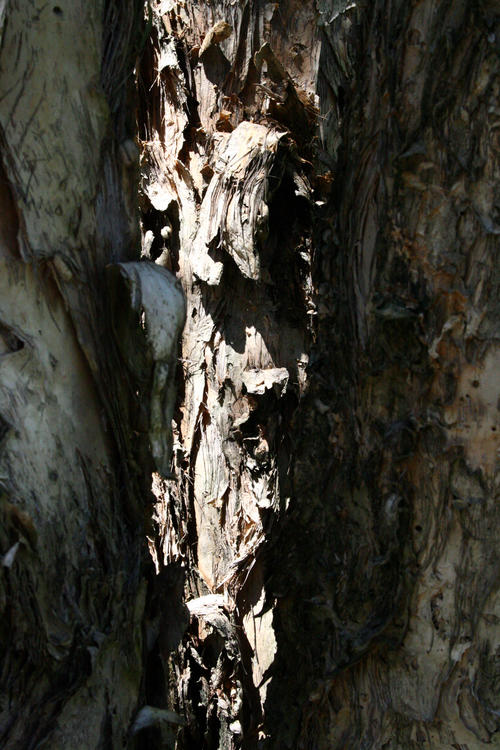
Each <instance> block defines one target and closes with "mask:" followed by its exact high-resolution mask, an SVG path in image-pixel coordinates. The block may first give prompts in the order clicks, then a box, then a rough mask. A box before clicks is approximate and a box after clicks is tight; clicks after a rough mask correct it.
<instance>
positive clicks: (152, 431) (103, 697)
mask: <svg viewBox="0 0 500 750" xmlns="http://www.w3.org/2000/svg"><path fill="white" fill-rule="evenodd" d="M143 30H144V24H143V5H142V3H134V2H128V3H127V2H126V3H114V2H112V1H111V2H106V3H104V2H94V3H86V2H75V1H74V0H60V2H59V4H57V5H53V4H51V3H48V4H47V3H45V4H42V3H36V2H16V1H15V0H12V2H2V3H0V145H1V154H0V157H1V163H0V167H1V168H0V563H1V567H0V649H1V657H0V746H1V747H2V748H8V749H9V750H11V749H12V750H14V749H19V750H27V749H28V748H41V747H45V748H51V750H62V749H63V748H67V749H69V748H72V749H73V750H74V749H75V748H81V750H84V748H88V749H89V750H90V749H91V748H96V749H97V748H123V747H124V746H126V745H127V746H132V735H133V731H132V733H131V729H133V727H132V726H131V725H132V721H133V719H134V716H135V714H136V712H137V709H138V708H139V705H140V695H141V684H142V676H143V664H144V647H143V629H144V623H143V621H144V607H145V601H146V577H145V571H146V568H147V565H146V560H147V555H146V551H147V547H146V540H145V534H146V530H147V523H146V519H147V516H148V514H149V515H150V506H151V500H150V498H151V497H152V495H151V493H150V484H151V472H152V471H153V469H154V468H155V467H156V469H157V470H158V471H161V472H165V463H166V462H167V463H168V456H169V445H170V444H171V438H170V423H169V421H170V420H169V411H170V412H171V408H172V405H173V400H172V393H171V386H172V385H173V383H174V382H175V375H174V374H173V365H174V364H175V359H176V353H177V352H176V346H177V336H178V334H179V332H180V329H181V328H182V324H183V316H184V301H183V297H182V292H181V291H180V289H179V288H178V287H177V282H176V281H175V279H174V278H173V277H172V276H170V275H169V274H168V272H167V271H165V270H164V269H161V268H159V267H158V266H156V265H154V264H151V263H142V264H138V263H134V262H131V261H134V260H137V261H138V260H139V257H140V235H139V223H138V214H137V177H138V156H139V150H138V148H137V145H136V144H135V143H134V140H133V138H134V134H135V120H134V115H133V109H130V106H131V103H132V104H133V98H132V99H131V98H130V94H131V91H132V92H133V67H134V64H135V59H136V56H137V53H138V51H139V43H140V35H141V33H142V32H143ZM129 110H130V111H129ZM118 264H119V265H118ZM120 279H121V281H120ZM120 326H121V329H120ZM158 412H160V414H159V415H158ZM165 420H167V422H168V424H165ZM158 442H159V443H160V444H161V448H157V447H155V446H157V444H158ZM150 444H151V448H150ZM148 511H149V513H148Z"/></svg>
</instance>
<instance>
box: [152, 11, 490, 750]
mask: <svg viewBox="0 0 500 750" xmlns="http://www.w3.org/2000/svg"><path fill="white" fill-rule="evenodd" d="M498 21H499V18H498V13H497V10H496V7H495V4H494V3H487V2H484V3H483V2H478V3H469V2H466V1H465V0H464V1H461V0H458V2H456V1H455V2H450V1H448V0H422V1H421V2H399V0H393V1H392V2H381V0H377V1H376V2H371V3H365V2H358V3H347V2H336V1H334V0H327V1H325V2H319V1H316V2H305V3H303V2H300V3H299V2H297V1H296V0H282V2H276V3H269V2H263V1H257V2H240V3H233V2H228V1H225V0H216V1H214V2H211V3H204V2H197V0H192V1H191V2H187V3H180V2H179V3H177V2H175V1H174V0H171V1H163V2H156V3H152V33H151V39H150V43H149V46H148V49H147V52H146V54H145V55H144V57H143V59H142V63H141V68H140V71H139V87H140V97H141V108H140V117H139V123H140V138H141V140H142V146H143V151H142V179H143V194H144V195H143V206H142V211H143V217H142V220H143V227H144V242H143V254H144V255H145V256H147V257H149V258H151V259H152V260H156V261H157V262H158V263H160V264H163V265H166V266H168V267H170V268H172V269H173V270H174V271H175V272H176V273H177V275H178V276H179V278H180V279H181V280H182V284H183V287H184V291H185V294H186V298H187V323H186V328H185V331H184V336H183V348H182V363H183V368H184V380H183V388H184V395H183V399H182V402H181V403H180V406H179V411H178V414H177V418H176V422H177V435H176V445H175V467H176V469H175V470H176V475H177V485H176V486H173V485H169V486H167V485H164V486H158V487H157V492H156V494H157V500H158V502H157V523H158V529H159V533H160V535H161V539H162V551H161V554H160V563H161V562H163V563H170V562H172V561H175V560H182V561H184V564H185V565H186V567H187V571H188V591H189V594H188V599H189V598H191V601H188V602H187V604H188V608H189V610H190V612H191V624H190V626H189V629H188V631H187V634H186V636H185V638H184V640H183V645H182V646H181V648H180V649H179V650H177V652H176V653H175V655H174V656H173V657H171V658H170V662H169V661H168V648H165V647H163V648H162V647H161V645H160V646H159V648H158V650H159V656H158V659H161V660H162V663H163V665H164V669H165V674H166V675H170V678H169V679H170V683H169V685H170V694H171V697H172V696H173V699H174V700H175V705H176V706H177V708H178V709H179V710H180V711H181V712H183V713H184V714H185V716H186V719H187V725H186V727H185V728H183V729H181V730H180V732H179V736H178V747H182V748H191V747H207V748H232V747H239V746H240V745H243V746H246V747H249V748H253V747H257V745H258V744H259V743H261V744H259V746H261V745H262V747H276V748H284V747H293V748H296V747H303V748H312V747H315V748H344V747H360V748H361V747H362V748H382V747H384V748H412V747H415V748H417V747H418V748H421V747H432V748H448V747H449V748H457V747H461V748H465V747H466V748H469V750H472V749H473V748H480V747H483V746H486V745H488V744H489V745H498V743H499V734H498V729H499V723H498V716H499V691H498V670H499V661H498V653H499V627H498V623H499V619H498V618H499V615H500V612H499V600H498V571H499V558H498V552H497V549H496V544H495V535H496V531H497V530H498V520H499V519H498V503H497V483H496V479H495V477H496V475H495V466H496V461H497V450H498V439H497V435H498V432H497V429H498V426H497V419H498V411H497V408H498V404H497V398H498V388H497V370H498V358H499V354H498V328H497V327H496V322H495V321H496V316H497V313H498V303H497V295H498V266H497V265H496V264H495V262H494V261H495V250H496V249H497V246H498V233H499V231H500V230H499V219H498V211H499V202H498V200H499V199H498V195H499V193H498V188H499V169H498V166H499V165H498V136H497V133H498V71H499V55H498V38H499V37H498V34H499V27H498ZM155 663H156V662H155ZM157 677H158V675H157ZM158 681H159V683H161V675H160V676H159V677H158Z"/></svg>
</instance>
